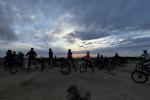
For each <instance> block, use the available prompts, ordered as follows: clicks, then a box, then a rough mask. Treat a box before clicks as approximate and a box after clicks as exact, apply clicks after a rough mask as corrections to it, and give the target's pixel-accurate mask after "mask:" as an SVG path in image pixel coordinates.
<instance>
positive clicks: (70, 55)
mask: <svg viewBox="0 0 150 100" xmlns="http://www.w3.org/2000/svg"><path fill="white" fill-rule="evenodd" d="M67 59H68V60H69V61H72V60H73V57H72V51H71V49H68V56H67Z"/></svg>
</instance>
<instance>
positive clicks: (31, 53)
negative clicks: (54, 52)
mask: <svg viewBox="0 0 150 100" xmlns="http://www.w3.org/2000/svg"><path fill="white" fill-rule="evenodd" d="M26 56H27V57H28V65H27V71H28V70H29V67H30V66H31V62H32V61H33V60H35V59H36V56H37V54H36V52H35V51H34V48H31V50H30V51H29V52H28V53H27V54H26Z"/></svg>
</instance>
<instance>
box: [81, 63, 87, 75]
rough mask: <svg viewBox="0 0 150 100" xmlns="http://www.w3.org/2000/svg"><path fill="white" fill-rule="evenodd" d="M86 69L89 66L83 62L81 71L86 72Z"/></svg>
mask: <svg viewBox="0 0 150 100" xmlns="http://www.w3.org/2000/svg"><path fill="white" fill-rule="evenodd" d="M85 71H87V66H86V64H85V63H83V64H81V66H80V73H84V72H85Z"/></svg>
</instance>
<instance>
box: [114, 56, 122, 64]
mask: <svg viewBox="0 0 150 100" xmlns="http://www.w3.org/2000/svg"><path fill="white" fill-rule="evenodd" d="M120 58H121V57H120V56H119V54H118V53H115V56H114V57H113V61H114V62H116V63H118V64H119V63H120Z"/></svg>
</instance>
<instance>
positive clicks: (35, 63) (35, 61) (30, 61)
mask: <svg viewBox="0 0 150 100" xmlns="http://www.w3.org/2000/svg"><path fill="white" fill-rule="evenodd" d="M39 65H40V61H39V59H36V58H34V59H28V65H27V69H26V71H29V70H31V68H32V67H35V68H36V69H38V68H39Z"/></svg>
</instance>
